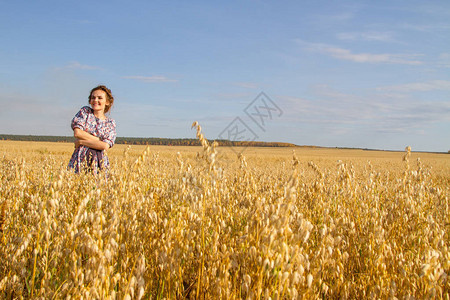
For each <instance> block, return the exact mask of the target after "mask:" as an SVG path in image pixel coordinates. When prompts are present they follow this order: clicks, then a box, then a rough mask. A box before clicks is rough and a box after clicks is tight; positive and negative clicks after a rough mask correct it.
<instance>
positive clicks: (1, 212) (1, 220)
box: [0, 200, 6, 234]
mask: <svg viewBox="0 0 450 300" xmlns="http://www.w3.org/2000/svg"><path fill="white" fill-rule="evenodd" d="M5 220H6V200H5V201H3V202H2V204H1V206H0V234H3V224H5Z"/></svg>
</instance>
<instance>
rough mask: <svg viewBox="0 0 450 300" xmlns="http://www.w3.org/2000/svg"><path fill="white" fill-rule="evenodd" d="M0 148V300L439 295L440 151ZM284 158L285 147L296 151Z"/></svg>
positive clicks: (444, 191)
mask: <svg viewBox="0 0 450 300" xmlns="http://www.w3.org/2000/svg"><path fill="white" fill-rule="evenodd" d="M197 130H198V131H197V133H198V138H199V140H200V141H201V143H202V146H201V147H168V146H151V147H149V148H146V147H145V146H132V147H130V146H126V145H116V146H114V147H113V148H112V149H111V150H109V152H108V155H109V157H110V160H111V165H112V167H111V170H110V173H109V176H108V177H106V176H104V175H100V176H94V175H92V174H82V175H75V174H73V173H71V172H68V171H67V170H66V166H67V163H68V161H69V159H70V155H71V153H72V151H73V145H72V144H69V143H44V142H12V141H0V151H1V152H0V174H1V175H0V176H1V187H0V201H1V202H0V298H2V299H4V298H6V299H11V298H22V297H23V298H41V299H60V298H65V299H164V298H165V299H184V298H187V299H317V298H324V299H325V298H327V299H329V298H331V299H388V298H389V299H396V298H397V299H426V298H429V299H433V298H436V299H449V298H450V278H449V275H450V249H449V246H450V234H449V229H450V214H449V212H450V208H449V191H450V176H449V175H450V155H448V154H430V153H414V152H412V153H411V152H410V151H409V149H406V151H405V152H382V151H362V150H336V149H307V148H250V147H249V148H242V147H234V148H225V147H215V145H214V144H213V143H210V142H208V141H206V139H205V138H204V137H203V135H202V133H201V129H200V127H198V126H197ZM293 149H295V150H294V151H293Z"/></svg>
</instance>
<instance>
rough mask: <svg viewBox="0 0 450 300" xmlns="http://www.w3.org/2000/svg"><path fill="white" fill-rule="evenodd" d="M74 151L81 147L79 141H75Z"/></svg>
mask: <svg viewBox="0 0 450 300" xmlns="http://www.w3.org/2000/svg"><path fill="white" fill-rule="evenodd" d="M74 144H75V149H76V148H78V147H80V146H81V140H80V139H75V142H74Z"/></svg>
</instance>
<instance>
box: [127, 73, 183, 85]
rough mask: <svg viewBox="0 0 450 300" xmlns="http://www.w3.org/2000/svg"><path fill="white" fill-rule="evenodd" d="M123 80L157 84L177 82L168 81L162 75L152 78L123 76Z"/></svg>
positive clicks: (174, 80) (173, 80)
mask: <svg viewBox="0 0 450 300" xmlns="http://www.w3.org/2000/svg"><path fill="white" fill-rule="evenodd" d="M122 78H125V79H133V80H138V81H143V82H147V83H158V82H178V80H176V79H170V78H167V77H166V76H163V75H154V76H139V75H137V76H123V77H122Z"/></svg>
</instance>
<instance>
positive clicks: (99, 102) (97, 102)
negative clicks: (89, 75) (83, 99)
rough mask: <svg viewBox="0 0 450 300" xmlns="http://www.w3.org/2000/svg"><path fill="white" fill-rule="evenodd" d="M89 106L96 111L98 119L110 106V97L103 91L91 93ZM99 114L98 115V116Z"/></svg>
mask: <svg viewBox="0 0 450 300" xmlns="http://www.w3.org/2000/svg"><path fill="white" fill-rule="evenodd" d="M89 104H90V105H91V107H92V109H93V110H94V114H95V115H96V116H97V117H102V116H104V114H105V107H106V105H109V104H110V102H109V99H108V95H107V94H106V93H105V92H104V91H102V90H95V91H93V92H92V93H91V97H90V99H89ZM97 114H98V115H97Z"/></svg>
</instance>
